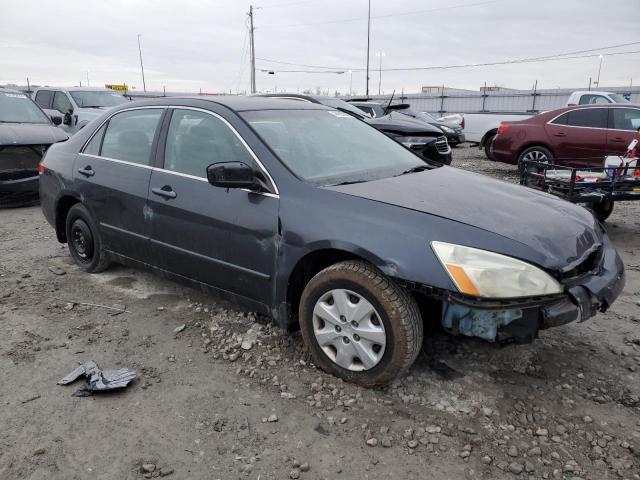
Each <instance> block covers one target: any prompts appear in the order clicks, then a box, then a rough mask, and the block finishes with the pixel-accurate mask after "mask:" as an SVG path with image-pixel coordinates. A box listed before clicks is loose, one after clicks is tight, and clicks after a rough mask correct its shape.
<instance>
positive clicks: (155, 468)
mask: <svg viewBox="0 0 640 480" xmlns="http://www.w3.org/2000/svg"><path fill="white" fill-rule="evenodd" d="M454 155H455V160H454V165H455V166H458V167H461V168H465V169H470V170H476V171H480V172H482V173H485V174H487V175H492V176H496V177H498V178H503V179H505V180H507V181H515V180H516V177H515V173H514V170H513V168H512V167H510V166H506V165H499V164H495V163H491V162H489V161H487V160H485V159H484V156H483V154H481V153H480V151H479V150H477V149H471V148H467V147H463V148H457V149H455V150H454ZM486 214H487V215H491V212H486ZM608 230H609V232H610V235H611V236H612V238H613V241H614V243H615V244H616V246H617V248H618V250H619V252H620V254H621V255H622V257H623V259H624V262H625V265H626V267H627V286H626V288H625V291H624V293H623V295H622V296H621V297H620V298H619V299H618V301H617V302H616V303H615V305H614V306H613V308H611V310H610V311H609V312H607V313H606V314H600V315H598V316H597V317H596V318H593V319H590V320H589V321H587V322H585V323H582V324H571V325H568V326H565V327H562V328H558V329H555V330H549V331H546V332H543V333H542V334H541V336H540V339H539V340H537V341H536V342H535V343H533V344H531V345H526V346H510V347H497V346H494V345H491V344H488V343H486V342H482V341H476V340H473V339H463V338H454V337H450V336H446V335H439V336H436V337H432V338H429V339H428V340H427V341H426V342H425V346H424V349H423V354H422V356H421V357H420V358H419V360H418V362H417V363H416V364H415V366H414V367H413V368H412V370H411V371H410V372H409V374H408V375H407V376H405V377H404V378H402V379H399V380H398V381H397V382H395V383H394V384H393V385H391V386H390V387H388V388H385V389H381V390H366V389H362V388H358V387H355V386H353V385H350V384H345V383H343V382H341V381H340V380H338V379H336V378H334V377H332V376H330V375H326V374H324V373H322V372H320V371H319V370H318V369H316V368H315V367H314V366H313V365H311V364H310V363H309V358H308V356H307V355H306V354H305V353H304V351H303V349H302V344H301V339H300V335H299V334H298V333H294V334H286V333H283V332H281V331H279V330H278V329H277V328H275V327H274V326H272V325H271V324H270V323H269V322H268V320H266V319H263V318H256V316H255V315H254V314H252V313H250V312H242V311H240V310H238V309H236V308H235V307H233V306H230V305H227V304H225V303H223V302H221V301H219V300H218V299H216V298H213V297H210V296H205V295H203V294H201V293H199V292H198V291H195V290H192V289H189V288H186V287H183V286H180V285H177V284H174V283H170V282H168V281H165V280H162V279H160V278H158V277H154V276H152V275H149V274H146V273H141V272H139V271H135V270H132V269H129V268H124V267H118V266H116V267H113V268H111V269H110V270H108V271H107V272H104V273H102V274H96V275H91V274H86V273H83V272H81V271H80V270H79V269H78V268H76V267H75V266H74V265H73V263H72V261H71V259H70V257H69V254H68V251H67V249H66V246H62V245H60V244H58V243H57V241H56V239H55V235H54V232H53V230H52V229H51V228H50V227H49V225H48V224H47V223H46V222H45V220H44V218H43V216H42V214H41V212H40V209H39V207H32V208H24V209H14V210H0V252H1V253H0V329H1V332H2V335H0V369H1V371H2V375H1V377H0V378H1V379H2V385H1V388H0V479H2V480H14V479H33V480H36V479H38V480H39V479H48V480H51V479H61V480H72V479H118V480H122V479H142V478H151V477H161V476H162V477H168V478H170V479H171V478H176V479H207V480H209V479H211V480H215V479H252V480H258V479H259V480H268V479H287V478H293V479H295V478H301V479H324V478H326V479H369V478H371V479H374V478H376V479H377V478H401V479H425V478H429V479H436V480H440V479H442V480H445V479H451V480H454V479H455V480H458V479H506V478H535V479H542V478H544V479H547V478H560V479H593V480H596V479H598V480H599V479H640V323H639V321H640V257H638V256H637V255H638V254H640V249H639V248H638V247H639V246H640V235H639V233H640V204H631V203H630V204H626V205H617V206H616V211H614V213H613V215H612V216H611V218H610V220H609V222H608ZM114 305H116V306H115V307H114ZM117 305H120V306H124V307H125V308H126V312H124V313H120V314H116V315H114V313H118V312H117V310H113V309H112V308H116V309H117V308H120V307H118V306H117ZM105 307H111V308H105ZM182 325H184V326H185V327H184V329H183V330H181V328H180V327H181V326H182ZM88 360H94V361H96V362H97V363H98V364H99V365H101V366H103V367H106V368H113V367H129V368H131V369H134V370H136V371H137V372H138V373H139V375H140V376H139V378H138V379H137V380H136V381H135V382H134V383H132V384H131V385H130V386H129V387H128V388H127V389H125V390H123V391H121V392H119V393H113V394H108V395H96V396H91V397H84V398H81V397H75V396H72V394H73V393H74V391H76V390H77V389H78V388H79V385H76V384H73V385H70V386H66V387H65V386H59V385H56V382H57V381H58V380H59V379H60V378H62V377H63V376H64V375H66V374H67V373H69V372H70V371H71V370H73V369H74V368H75V367H76V366H77V364H78V363H79V362H84V361H88Z"/></svg>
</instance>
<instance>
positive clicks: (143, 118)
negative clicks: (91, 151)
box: [100, 108, 164, 165]
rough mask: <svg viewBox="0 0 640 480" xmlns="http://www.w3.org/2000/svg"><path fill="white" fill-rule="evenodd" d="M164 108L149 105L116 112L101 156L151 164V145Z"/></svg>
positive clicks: (103, 144)
mask: <svg viewBox="0 0 640 480" xmlns="http://www.w3.org/2000/svg"><path fill="white" fill-rule="evenodd" d="M163 111H164V110H163V109H160V108H153V109H151V108H149V109H142V110H131V111H126V112H121V113H117V114H115V115H114V116H113V117H111V119H110V120H109V123H108V124H107V131H106V132H105V134H104V140H103V141H102V149H101V152H100V155H101V156H103V157H107V158H113V159H116V160H124V161H126V162H131V163H136V164H139V165H149V164H150V162H151V159H150V157H151V144H152V143H153V137H154V136H155V133H156V129H157V128H158V123H159V121H160V117H161V116H162V112H163Z"/></svg>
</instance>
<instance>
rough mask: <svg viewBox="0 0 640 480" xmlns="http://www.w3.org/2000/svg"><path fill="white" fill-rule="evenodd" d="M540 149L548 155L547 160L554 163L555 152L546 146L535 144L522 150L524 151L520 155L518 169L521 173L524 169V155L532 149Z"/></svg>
mask: <svg viewBox="0 0 640 480" xmlns="http://www.w3.org/2000/svg"><path fill="white" fill-rule="evenodd" d="M535 150H537V151H539V152H542V153H544V154H545V155H546V156H547V162H549V163H552V162H553V154H552V153H551V151H550V150H549V149H548V148H546V147H541V146H533V147H528V148H526V149H525V150H523V151H522V153H521V154H520V155H519V156H518V171H519V172H520V173H522V171H523V170H524V157H525V155H526V154H528V153H530V152H532V151H535Z"/></svg>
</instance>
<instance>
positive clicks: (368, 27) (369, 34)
mask: <svg viewBox="0 0 640 480" xmlns="http://www.w3.org/2000/svg"><path fill="white" fill-rule="evenodd" d="M370 45H371V0H369V10H368V13H367V97H368V96H369V47H370Z"/></svg>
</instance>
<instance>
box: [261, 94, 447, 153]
mask: <svg viewBox="0 0 640 480" xmlns="http://www.w3.org/2000/svg"><path fill="white" fill-rule="evenodd" d="M261 96H264V97H270V98H285V99H291V100H299V101H304V102H310V103H318V104H320V105H326V106H328V107H331V108H335V109H338V110H341V111H343V112H346V113H348V114H350V115H353V116H356V117H358V118H359V119H361V120H362V121H364V122H366V123H368V124H369V125H371V126H372V127H374V128H375V129H377V130H380V131H381V132H383V133H385V134H386V135H387V136H389V137H391V138H393V139H394V140H396V141H397V142H400V143H402V144H403V145H404V146H405V147H407V148H410V149H411V150H413V151H414V152H416V153H417V154H418V155H420V156H422V157H424V158H426V159H429V160H433V161H436V162H440V163H444V164H445V165H449V164H450V163H451V148H450V147H449V144H448V142H447V138H446V136H445V135H443V132H442V130H441V129H439V128H436V127H433V126H431V125H429V124H427V123H425V122H421V121H418V120H415V119H413V118H411V117H408V116H406V115H403V114H398V113H393V112H391V113H389V114H387V115H382V116H378V117H372V116H371V115H369V114H368V113H367V114H365V112H363V111H362V110H361V109H359V108H358V107H356V106H354V105H352V104H351V103H350V102H345V101H344V100H341V99H339V98H335V97H326V96H321V95H300V94H296V93H273V94H266V95H261Z"/></svg>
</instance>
